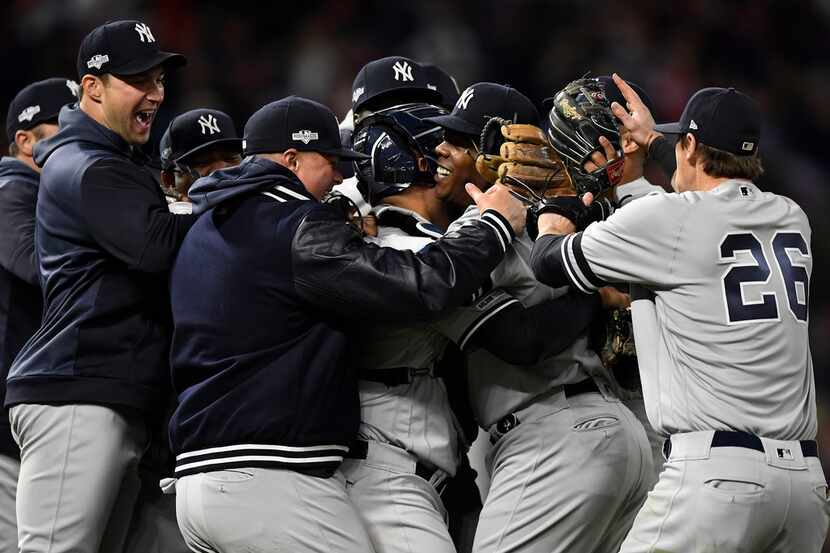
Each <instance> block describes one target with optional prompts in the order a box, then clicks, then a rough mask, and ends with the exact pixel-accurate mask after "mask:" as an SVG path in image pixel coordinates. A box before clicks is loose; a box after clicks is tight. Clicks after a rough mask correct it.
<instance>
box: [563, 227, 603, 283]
mask: <svg viewBox="0 0 830 553" xmlns="http://www.w3.org/2000/svg"><path fill="white" fill-rule="evenodd" d="M578 236H581V234H572V235H570V236H569V237H568V245H567V247H566V248H565V251H566V253H567V254H568V257H567V262H568V265H570V267H571V269H573V272H574V276H575V277H576V278H577V279H579V282H580V283H581V284H582V285H583V286H585V287H586V288H588V290H589V291H592V292H593V291H595V290H598V289H599V286H598V285H597V284H596V283H595V282H594V281H593V280H591V278H590V275H588V274H586V273H585V269H584V267H582V266H581V265H580V264H579V255H581V252H579V251H577V248H578V247H579V240H578V239H577V237H578ZM586 263H587V261H586Z"/></svg>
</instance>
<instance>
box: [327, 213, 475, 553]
mask: <svg viewBox="0 0 830 553" xmlns="http://www.w3.org/2000/svg"><path fill="white" fill-rule="evenodd" d="M372 212H373V213H374V214H375V215H376V216H377V217H378V221H379V225H378V236H377V237H375V238H371V237H370V238H367V241H369V242H373V243H376V244H378V245H380V246H388V247H392V248H395V249H399V250H411V251H419V250H420V249H421V248H423V247H424V246H426V245H427V244H429V243H430V242H432V241H434V240H435V239H436V238H439V237H441V235H442V234H443V233H442V232H441V230H440V229H439V228H437V227H436V226H434V225H432V224H431V223H430V222H429V221H427V220H426V219H424V218H423V217H421V216H420V215H418V214H417V213H415V212H413V211H410V210H407V209H402V208H398V207H394V206H390V205H383V204H381V205H380V206H377V207H376V208H374V209H373V210H372ZM354 339H355V344H354V345H353V354H352V364H354V365H355V366H356V367H358V370H359V374H360V375H361V380H360V382H359V391H360V419H361V422H360V429H359V431H358V437H359V439H360V440H363V441H365V442H366V444H367V449H366V451H365V452H364V453H363V454H362V455H365V459H347V460H345V461H344V462H343V465H342V471H343V474H344V475H345V477H346V482H347V490H348V493H349V498H350V499H351V501H352V502H353V503H354V504H355V506H356V507H357V509H358V512H359V515H360V517H361V519H362V520H363V522H364V524H365V525H366V528H367V530H368V532H369V535H370V537H371V539H372V542H373V544H374V546H375V549H376V550H377V551H378V552H379V553H386V552H406V553H410V552H411V553H416V552H418V551H430V552H433V553H438V552H453V551H455V547H454V546H453V543H452V539H451V538H450V535H449V531H448V528H447V522H446V518H447V514H446V511H445V510H444V507H443V504H442V502H441V498H440V496H439V491H438V489H436V486H438V488H440V483H441V482H442V481H443V480H444V479H445V478H446V477H447V476H452V475H454V474H455V470H456V466H457V464H458V460H459V445H458V435H459V430H458V428H457V422H456V420H455V417H454V416H453V413H452V410H451V408H450V403H449V400H448V398H447V390H446V388H445V386H444V382H443V381H442V380H441V379H440V378H438V377H437V376H436V375H435V374H434V369H435V365H436V363H437V361H438V360H439V358H440V357H441V355H442V353H443V352H444V349H445V348H446V346H447V344H448V340H447V338H446V337H445V336H443V335H442V334H441V333H440V332H438V330H436V329H434V328H433V327H432V325H431V324H430V323H418V324H411V323H410V324H394V323H393V324H385V325H377V326H374V325H372V326H369V327H368V328H365V329H362V331H361V332H358V333H356V334H355V336H354ZM402 370H404V371H407V372H409V373H410V374H411V378H407V379H405V380H406V381H404V382H400V383H395V382H391V381H390V382H383V380H384V379H385V378H387V377H389V376H391V375H392V374H394V373H397V372H400V371H402ZM384 373H387V374H386V375H385V374H384ZM419 466H421V467H423V468H422V469H421V470H422V472H421V473H420V474H421V475H419V474H417V472H418V467H419ZM425 477H426V478H425Z"/></svg>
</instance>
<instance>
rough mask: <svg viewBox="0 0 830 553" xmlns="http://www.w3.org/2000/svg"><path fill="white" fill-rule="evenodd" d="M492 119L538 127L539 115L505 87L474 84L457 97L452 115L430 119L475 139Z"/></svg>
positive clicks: (514, 92) (526, 99)
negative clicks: (498, 118) (497, 118)
mask: <svg viewBox="0 0 830 553" xmlns="http://www.w3.org/2000/svg"><path fill="white" fill-rule="evenodd" d="M492 117H502V118H504V119H507V120H509V121H512V122H513V123H528V124H531V125H539V123H540V121H541V117H540V116H539V111H538V110H537V109H536V106H534V105H533V102H531V101H530V99H529V98H528V97H527V96H525V95H524V94H522V93H521V92H519V91H518V90H516V89H515V88H512V87H510V86H507V85H501V84H496V83H476V84H474V85H471V86H469V87H467V89H466V90H464V92H462V93H461V96H459V98H458V101H457V102H456V103H455V107H454V108H453V109H452V113H450V114H449V115H439V116H438V117H430V118H428V119H426V120H427V121H432V122H433V123H435V124H436V125H438V126H440V127H443V128H445V129H449V130H451V131H455V132H458V133H461V134H467V135H470V136H476V137H477V136H479V135H480V134H481V131H482V129H483V128H484V125H485V124H486V123H487V121H488V120H490V118H492Z"/></svg>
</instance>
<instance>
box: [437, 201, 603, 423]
mask: <svg viewBox="0 0 830 553" xmlns="http://www.w3.org/2000/svg"><path fill="white" fill-rule="evenodd" d="M477 217H478V208H476V207H475V206H471V207H470V208H469V209H468V210H467V212H466V213H465V214H464V216H463V217H461V218H460V219H458V220H457V221H455V222H454V223H453V224H452V225H450V229H449V230H453V229H455V228H457V227H458V226H461V225H463V224H465V222H467V221H469V220H472V219H474V218H477ZM532 247H533V242H532V241H531V240H530V238H529V237H528V236H527V234H526V233H523V234H522V235H520V236H517V237H516V238H515V239H514V240H513V243H512V245H511V247H510V248H508V250H507V254H506V255H505V258H504V259H503V260H502V262H501V263H500V264H499V265H498V266H497V267H496V269H495V270H494V271H493V272H492V273H491V280H492V284H493V287H494V288H495V289H494V290H493V291H491V292H490V293H488V294H486V295H485V296H484V297H482V298H481V299H479V300H478V301H477V302H476V303H475V304H474V305H471V306H469V307H461V308H459V309H456V310H455V311H453V313H452V314H450V315H449V316H448V317H447V318H446V319H444V320H442V321H440V322H438V323H437V324H436V326H438V327H439V328H440V329H441V330H442V332H444V333H445V334H446V335H447V336H449V337H450V338H451V339H452V340H453V341H455V342H456V343H457V344H458V345H459V346H460V347H461V348H462V349H465V348H466V349H467V354H468V357H467V359H468V364H469V367H470V371H469V374H468V380H469V387H470V401H471V404H472V407H473V411H474V412H475V415H476V418H477V420H478V422H479V424H480V425H481V426H482V427H484V428H487V427H489V426H491V425H492V424H495V423H496V422H497V421H498V420H499V419H501V418H502V417H504V416H505V415H507V414H509V413H512V412H514V411H516V410H518V409H520V408H521V407H523V406H525V405H527V404H529V403H531V402H532V401H533V399H534V398H536V397H538V396H540V395H542V394H544V393H545V392H547V391H549V390H551V389H552V388H555V387H557V386H561V385H563V384H571V383H576V382H580V381H582V380H585V378H586V377H587V376H588V375H591V376H594V377H595V380H599V381H600V382H608V374H607V371H606V369H605V367H603V366H602V362H601V361H600V359H599V357H598V356H597V354H596V353H594V351H593V350H591V349H590V348H589V347H588V338H587V336H581V337H579V338H578V339H577V340H575V341H574V342H573V344H571V345H570V346H569V347H568V348H567V349H565V350H564V351H562V352H561V353H559V354H557V355H553V356H550V357H547V358H545V359H542V360H540V361H539V362H537V363H536V364H535V365H533V366H518V365H512V364H510V363H507V362H505V361H502V360H501V359H499V358H498V357H496V356H494V355H492V354H490V353H489V352H487V351H485V350H483V349H469V348H468V347H467V346H468V344H469V341H470V338H471V337H472V336H474V335H475V332H476V330H478V329H479V328H481V326H482V325H483V324H484V323H485V322H486V321H487V320H488V319H489V318H490V317H492V316H494V315H495V314H496V313H498V312H499V311H501V310H502V309H504V308H505V307H507V306H508V305H510V304H511V303H514V302H517V301H518V302H521V303H522V304H523V305H525V306H532V305H536V304H538V303H541V302H543V301H546V300H549V299H555V298H557V297H559V296H562V295H564V294H566V293H567V291H568V288H567V287H560V288H556V289H554V288H551V287H549V286H545V285H544V284H541V283H540V282H538V281H537V280H536V278H535V277H534V276H533V271H531V269H530V266H529V259H530V251H531V249H532ZM505 290H506V291H507V292H509V294H508V293H507V292H505ZM566 323H567V321H563V324H566Z"/></svg>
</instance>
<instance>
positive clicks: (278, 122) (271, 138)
mask: <svg viewBox="0 0 830 553" xmlns="http://www.w3.org/2000/svg"><path fill="white" fill-rule="evenodd" d="M290 148H294V149H295V150H299V151H307V152H319V153H321V154H328V155H333V156H337V157H339V158H340V159H367V158H368V156H366V155H363V154H359V153H357V152H355V151H354V150H352V149H350V148H345V147H343V144H342V143H341V141H340V129H339V127H338V126H337V117H335V115H334V113H333V112H332V111H331V110H330V109H329V108H327V107H326V106H324V105H323V104H320V103H318V102H315V101H313V100H309V99H307V98H301V97H299V96H288V97H287V98H283V99H282V100H277V101H276V102H271V103H270V104H266V105H264V106H263V107H261V108H259V110H257V111H256V112H255V113H254V114H253V115H251V117H250V118H249V119H248V122H247V123H245V133H244V136H243V140H242V149H243V151H244V153H245V155H246V156H249V155H252V154H266V153H276V152H284V151H285V150H288V149H290Z"/></svg>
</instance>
